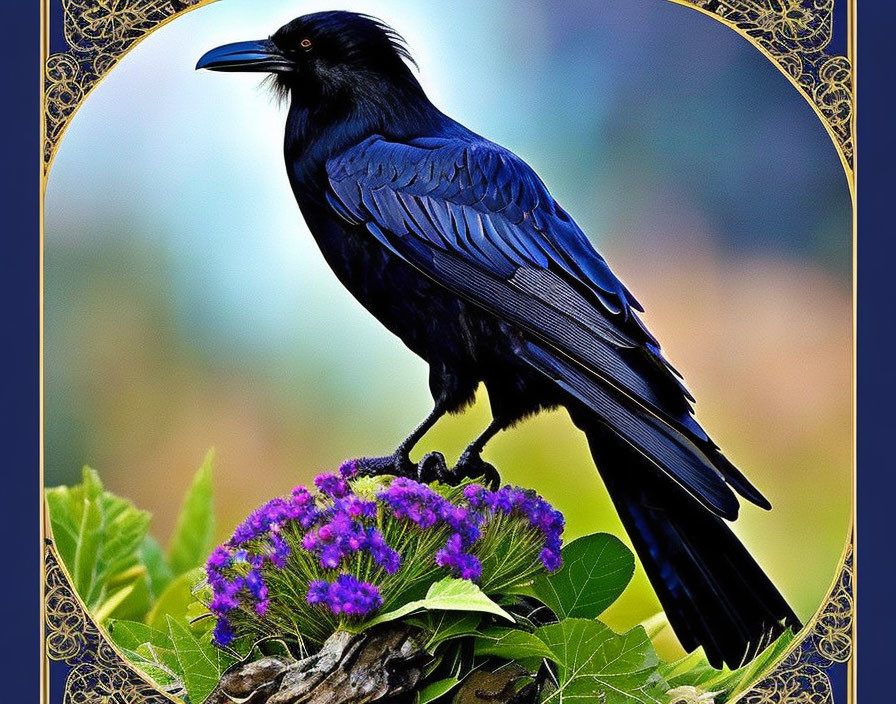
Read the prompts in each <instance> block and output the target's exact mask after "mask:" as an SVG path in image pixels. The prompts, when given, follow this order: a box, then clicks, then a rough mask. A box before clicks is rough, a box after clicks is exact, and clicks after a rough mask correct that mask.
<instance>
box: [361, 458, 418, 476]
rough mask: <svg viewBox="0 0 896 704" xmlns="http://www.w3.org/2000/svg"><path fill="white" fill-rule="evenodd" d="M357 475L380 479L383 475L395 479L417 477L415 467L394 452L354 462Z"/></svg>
mask: <svg viewBox="0 0 896 704" xmlns="http://www.w3.org/2000/svg"><path fill="white" fill-rule="evenodd" d="M356 467H357V468H358V474H360V475H362V476H367V477H381V476H383V475H384V474H393V475H395V476H396V477H409V478H412V479H415V478H416V477H417V465H415V464H414V463H413V462H411V460H410V458H409V457H408V456H407V455H406V454H404V453H402V452H396V453H395V454H392V455H386V456H385V457H361V458H360V459H358V460H356Z"/></svg>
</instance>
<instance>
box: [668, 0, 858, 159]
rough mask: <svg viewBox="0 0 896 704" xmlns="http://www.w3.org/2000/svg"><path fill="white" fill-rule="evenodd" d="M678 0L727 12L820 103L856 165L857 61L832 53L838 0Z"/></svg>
mask: <svg viewBox="0 0 896 704" xmlns="http://www.w3.org/2000/svg"><path fill="white" fill-rule="evenodd" d="M842 1H848V0H842ZM676 2H681V3H682V4H687V5H694V6H695V7H699V8H700V9H702V10H704V11H705V12H707V13H708V14H711V15H715V16H716V17H719V18H721V19H722V20H724V21H725V22H726V23H727V24H729V25H732V26H733V27H734V28H736V29H737V30H738V31H739V32H740V33H741V34H744V35H745V36H747V37H748V38H749V39H751V40H752V41H753V42H754V43H755V44H757V45H759V46H760V47H762V49H764V50H765V51H766V52H767V54H768V55H769V56H770V57H771V59H772V61H773V62H775V63H777V64H778V66H779V68H780V69H781V70H782V71H783V72H784V73H785V74H787V75H788V76H790V77H791V78H792V79H793V81H794V83H796V85H797V86H798V88H799V89H800V90H801V91H802V92H803V94H804V95H805V97H806V98H807V99H808V100H809V102H810V103H812V104H813V105H815V107H816V108H817V109H818V111H819V113H820V114H821V116H822V117H823V119H824V121H825V122H826V123H827V125H828V127H829V128H830V130H831V133H832V134H833V135H834V139H835V141H836V143H837V147H838V149H839V151H840V152H841V154H842V156H843V161H844V165H845V166H846V167H847V168H848V170H849V171H852V168H853V135H852V116H853V92H852V66H851V65H850V62H849V59H848V58H846V57H845V56H832V55H830V54H828V53H826V50H827V49H828V46H829V45H830V43H831V37H832V35H833V22H834V20H833V18H834V0H676Z"/></svg>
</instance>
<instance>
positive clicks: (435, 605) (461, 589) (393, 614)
mask: <svg viewBox="0 0 896 704" xmlns="http://www.w3.org/2000/svg"><path fill="white" fill-rule="evenodd" d="M423 609H426V610H430V611H437V610H442V611H478V612H481V613H486V614H495V615H496V616H500V617H501V618H506V619H507V620H508V621H510V622H513V616H511V615H510V614H509V613H507V612H506V611H505V610H504V609H502V608H501V607H500V606H498V605H497V604H496V603H495V602H493V601H492V600H491V599H489V598H488V597H487V596H486V595H485V593H484V592H483V591H482V590H481V589H480V588H479V587H477V586H476V585H475V584H473V582H470V581H468V580H466V579H456V578H454V577H446V578H445V579H442V580H440V581H438V582H435V583H434V584H433V585H431V586H430V587H429V590H428V591H427V592H426V596H425V597H424V598H423V599H418V600H417V601H411V602H408V603H407V604H405V605H404V606H400V607H399V608H397V609H395V610H393V611H388V612H386V613H384V614H380V615H379V616H377V617H376V618H374V619H371V620H370V621H367V622H366V623H365V624H363V626H362V627H363V628H369V627H370V626H375V625H376V624H378V623H384V622H386V621H394V620H396V619H399V618H402V617H403V616H408V615H409V614H412V613H414V612H415V611H420V610H423Z"/></svg>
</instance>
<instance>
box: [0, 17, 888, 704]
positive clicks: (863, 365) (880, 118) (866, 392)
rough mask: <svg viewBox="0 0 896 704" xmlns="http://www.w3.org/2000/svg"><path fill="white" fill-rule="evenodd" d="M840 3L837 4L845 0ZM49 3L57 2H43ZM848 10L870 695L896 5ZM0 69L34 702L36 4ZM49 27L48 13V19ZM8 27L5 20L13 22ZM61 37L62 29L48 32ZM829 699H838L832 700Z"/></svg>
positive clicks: (13, 607)
mask: <svg viewBox="0 0 896 704" xmlns="http://www.w3.org/2000/svg"><path fill="white" fill-rule="evenodd" d="M838 3H841V4H845V2H844V0H838ZM53 5H54V7H55V8H56V9H57V12H58V8H59V4H58V2H55V1H54V2H53ZM859 5H860V7H859V10H858V27H859V33H860V34H859V36H860V39H859V42H858V57H857V58H858V70H859V80H858V95H859V111H858V135H857V148H858V159H859V161H858V166H859V181H858V184H859V199H858V217H859V247H858V271H859V277H858V282H859V283H858V300H859V308H858V330H859V332H858V409H857V412H858V428H859V432H858V448H857V452H858V467H859V471H858V552H857V564H858V567H857V569H858V579H857V589H858V595H859V604H858V657H859V667H858V678H857V687H858V693H859V695H860V696H859V701H862V702H866V703H868V704H870V703H871V702H876V701H886V700H888V699H889V698H890V697H891V696H892V685H891V684H889V683H888V681H889V677H888V676H885V673H887V672H889V667H890V666H891V663H890V660H891V657H892V654H893V652H894V647H893V643H894V640H893V635H892V630H893V617H892V614H893V603H892V598H891V596H892V594H893V591H894V588H896V560H894V551H893V540H892V537H891V536H892V534H893V529H894V521H893V520H892V514H893V501H894V496H896V491H894V474H896V466H894V465H896V461H894V452H893V449H892V448H893V442H892V440H891V438H892V437H893V435H894V433H896V427H894V424H896V411H894V401H896V370H894V366H893V362H892V351H893V349H894V345H893V342H894V337H896V334H894V327H896V323H894V308H896V292H894V291H896V285H894V281H893V268H894V263H896V245H894V239H896V236H894V224H893V217H892V211H893V209H892V207H888V199H892V197H893V188H894V179H893V175H894V170H896V167H894V165H896V161H894V148H893V147H894V132H893V130H892V128H891V123H892V120H893V117H892V115H893V113H892V112H891V108H890V105H889V103H891V102H892V76H893V71H894V62H893V60H892V55H891V52H890V51H889V45H890V43H891V38H892V37H893V36H894V30H896V13H894V12H893V11H892V10H888V3H883V2H878V3H875V2H863V3H859ZM5 13H6V15H5V17H7V18H8V21H7V22H6V23H5V26H6V27H7V31H6V32H5V33H4V40H3V41H4V57H6V58H9V57H12V58H14V59H15V60H14V61H12V63H6V64H5V69H4V87H3V90H4V93H5V94H6V97H7V99H6V100H4V101H3V102H4V103H5V105H4V107H3V109H2V111H0V118H2V122H3V141H4V151H3V155H4V164H5V166H6V168H5V170H4V176H5V178H4V183H3V187H2V189H0V197H2V212H3V215H4V225H5V227H4V228H3V230H4V234H5V236H4V238H3V255H2V256H0V300H2V303H0V305H2V311H0V321H2V329H3V331H4V335H3V340H4V344H3V345H0V349H2V353H3V364H4V369H3V371H4V379H3V384H2V387H0V388H2V389H3V394H2V400H3V419H4V422H3V423H2V426H0V427H2V428H3V440H4V442H3V446H2V447H3V452H2V457H3V464H4V470H5V471H4V477H3V486H4V490H3V504H4V510H3V511H2V516H3V517H2V522H3V526H4V532H3V536H4V540H3V548H4V551H3V552H4V555H3V557H4V565H5V566H6V569H5V573H4V578H3V579H2V580H0V584H2V585H3V587H4V589H5V590H8V591H10V592H11V593H9V594H6V595H5V599H4V602H3V603H4V604H6V605H7V608H6V609H4V615H3V623H4V630H6V629H12V633H10V632H8V631H6V632H5V633H4V637H3V638H0V658H2V662H3V664H4V670H5V671H7V672H11V673H16V676H15V685H14V687H15V689H16V690H17V692H18V693H21V694H23V695H24V696H20V698H21V699H28V700H30V701H37V697H36V696H35V697H34V698H31V697H29V696H28V694H30V693H31V692H34V694H35V695H36V694H37V692H38V688H39V677H38V672H39V657H38V654H39V640H38V639H39V629H38V627H37V626H38V623H39V621H38V613H39V608H40V602H39V598H40V588H39V568H40V549H39V545H38V540H37V530H38V525H39V489H38V482H37V480H36V471H37V467H38V461H39V455H38V450H39V416H38V401H39V395H38V354H39V337H38V336H39V329H38V309H39V302H40V294H39V284H38V274H39V268H38V267H39V238H38V208H39V192H38V184H39V156H38V155H39V149H40V145H39V115H40V113H39V61H38V57H39V48H40V33H39V28H40V3H39V2H23V3H10V4H9V6H8V7H7V8H5ZM56 26H57V28H58V27H59V23H58V22H57V23H56ZM12 28H14V31H10V30H12ZM54 39H55V41H54V44H55V45H57V46H58V45H59V44H60V43H61V32H59V31H57V32H56V36H54ZM838 700H839V699H838Z"/></svg>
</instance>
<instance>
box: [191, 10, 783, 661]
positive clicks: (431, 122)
mask: <svg viewBox="0 0 896 704" xmlns="http://www.w3.org/2000/svg"><path fill="white" fill-rule="evenodd" d="M410 61H411V57H410V54H409V53H408V50H407V48H406V46H405V44H404V43H403V42H402V40H401V39H400V37H399V36H398V35H397V34H396V33H395V32H394V31H393V30H392V29H391V28H389V27H387V26H386V25H384V24H383V23H381V22H380V21H378V20H376V19H374V18H372V17H368V16H365V15H358V14H354V13H349V12H320V13H316V14H312V15H306V16H303V17H299V18H297V19H295V20H293V21H292V22H290V23H289V24H287V25H285V26H283V27H281V28H280V29H279V30H277V31H276V32H275V33H274V34H273V35H272V36H271V37H270V38H269V39H265V40H261V41H252V42H241V43H236V44H228V45H226V46H222V47H219V48H217V49H213V50H212V51H210V52H208V53H207V54H205V55H204V56H203V57H202V58H201V59H200V60H199V63H198V65H197V68H207V69H213V70H216V71H257V72H266V73H270V74H272V76H271V80H272V82H273V87H274V88H275V90H277V91H278V92H279V93H280V94H281V95H282V96H283V97H284V98H288V100H289V114H288V117H287V120H286V137H285V144H284V154H285V157H286V170H287V173H288V176H289V182H290V184H291V185H292V189H293V192H294V193H295V197H296V200H297V201H298V204H299V208H300V209H301V212H302V215H303V216H304V218H305V221H306V223H307V224H308V227H309V229H310V230H311V233H312V234H313V236H314V238H315V240H316V241H317V244H318V246H319V247H320V249H321V252H322V253H323V255H324V258H325V259H326V260H327V262H328V264H329V265H330V267H331V268H332V269H333V271H334V273H335V274H336V276H337V277H338V278H339V280H340V281H341V282H342V283H343V285H344V286H345V287H346V288H347V289H348V290H349V291H350V292H351V293H352V294H353V295H354V296H355V298H357V299H358V300H359V301H360V302H361V304H362V305H364V307H366V308H367V310H369V311H370V312H371V313H372V314H373V315H375V316H376V317H377V318H378V319H379V320H380V322H382V323H383V325H385V326H386V327H387V328H388V329H389V330H391V331H392V332H393V333H394V334H396V335H397V336H398V337H400V338H401V340H402V341H403V342H404V343H405V344H406V345H407V346H408V347H409V348H410V349H411V350H413V351H414V352H415V353H417V354H418V355H420V356H421V357H422V358H423V359H425V360H426V361H427V362H428V363H429V367H430V376H429V385H430V389H431V391H432V395H433V398H434V400H435V406H434V409H433V411H432V413H431V414H430V415H429V416H428V417H427V418H426V419H425V420H424V421H423V423H422V424H421V425H420V426H419V427H418V428H417V429H416V430H414V432H413V433H411V435H410V436H409V437H408V438H407V440H405V441H404V442H403V443H402V444H401V445H400V446H399V448H398V449H397V450H396V452H395V455H394V456H392V457H390V458H388V461H387V462H385V463H383V465H382V466H383V467H388V468H392V469H397V471H406V472H410V471H411V470H412V468H413V465H412V463H411V462H410V460H409V459H408V453H409V452H410V450H411V449H412V448H413V447H414V445H415V444H416V442H417V441H418V440H419V439H420V438H421V437H422V435H423V434H424V433H425V432H426V431H427V430H428V429H429V428H430V427H431V426H432V425H433V424H434V423H435V422H436V420H437V419H438V418H440V417H441V416H442V415H443V414H445V413H450V412H456V411H459V410H461V409H463V408H464V407H466V406H467V405H468V404H469V403H471V401H472V400H473V397H474V392H475V390H476V388H477V386H478V385H479V383H480V382H482V383H484V384H485V386H486V388H487V390H488V396H489V401H490V404H491V409H492V416H493V421H492V423H491V424H490V425H489V426H488V428H486V429H485V431H484V432H483V433H482V434H481V435H480V436H479V437H478V438H476V439H475V440H474V441H473V442H472V444H471V445H470V446H469V447H468V448H467V450H466V451H465V452H464V453H463V455H461V458H460V460H459V462H458V466H457V467H455V472H457V473H459V474H464V475H476V474H477V473H481V472H482V471H483V470H484V468H485V467H486V464H485V463H484V462H483V461H482V460H481V459H480V452H481V451H482V449H483V447H484V445H485V443H486V442H487V441H488V439H489V438H491V437H492V436H493V435H494V434H495V433H496V432H498V431H500V430H501V429H503V428H507V427H508V426H510V425H513V424H514V423H516V422H517V421H519V420H520V419H522V418H524V417H526V416H529V415H531V414H533V413H536V412H538V411H539V410H542V409H547V408H554V407H558V406H563V407H565V408H566V409H567V410H568V411H569V414H570V416H571V418H572V420H573V422H574V423H575V424H576V425H577V426H578V427H579V428H581V429H582V430H583V431H584V432H585V434H586V435H587V437H588V442H589V444H590V447H591V451H592V454H593V456H594V461H595V463H596V465H597V468H598V470H599V471H600V474H601V477H602V478H603V480H604V482H605V484H606V486H607V489H608V491H609V492H610V495H611V497H612V499H613V503H614V504H615V506H616V509H617V511H618V512H619V515H620V517H621V519H622V523H623V525H624V526H625V528H626V530H627V531H628V534H629V536H630V537H631V539H632V542H633V543H634V546H635V549H636V550H637V553H638V556H639V557H640V560H641V562H642V563H643V565H644V568H645V570H646V572H647V575H648V577H649V578H650V581H651V583H652V585H653V587H654V588H655V590H656V592H657V594H658V595H659V599H660V602H661V603H662V605H663V608H664V609H665V612H666V614H667V616H668V618H669V621H670V623H671V624H672V626H673V628H674V629H675V632H676V634H677V635H678V638H679V640H680V641H681V643H682V645H683V646H684V647H685V648H686V649H687V650H693V649H694V648H696V647H698V646H703V647H704V649H705V651H706V655H707V657H708V659H709V662H710V663H712V664H713V665H714V666H716V667H719V666H721V664H722V663H723V662H724V663H725V664H727V665H729V666H730V667H737V666H740V665H742V664H743V663H745V662H747V661H748V660H750V659H752V658H753V657H754V656H755V655H756V654H757V653H758V652H759V650H761V649H762V648H763V647H764V646H765V645H767V644H768V643H770V642H771V640H772V639H774V638H775V637H777V636H778V635H780V634H781V633H782V632H783V631H784V630H785V629H786V628H788V627H790V628H793V629H797V628H798V627H799V626H800V623H799V619H798V618H797V616H796V615H795V614H794V612H793V611H792V609H791V608H790V607H789V606H788V604H787V602H786V601H785V600H784V598H783V597H782V596H781V594H780V593H779V592H778V590H777V589H776V588H775V586H774V585H773V584H772V582H771V581H770V580H769V578H768V577H767V576H766V575H765V573H764V572H763V570H762V568H761V567H759V565H758V564H757V563H756V561H755V560H754V559H753V558H752V557H751V556H750V554H749V553H748V552H747V550H746V548H745V547H744V546H743V545H742V544H741V542H740V541H739V540H738V539H737V537H736V536H735V535H734V533H732V531H731V530H730V528H729V527H728V525H727V524H726V520H729V521H730V520H734V519H735V518H736V517H737V513H738V508H739V501H738V498H737V496H736V494H740V495H741V496H742V497H744V498H745V499H747V500H748V501H751V502H753V503H754V504H756V505H758V506H762V507H763V508H766V509H768V508H770V507H771V506H770V504H769V503H768V501H767V500H766V499H765V498H764V497H763V496H762V494H760V493H759V491H758V490H757V489H756V488H755V487H754V486H753V485H752V484H751V483H750V482H749V481H748V480H747V478H746V477H745V476H744V475H743V474H742V473H741V472H740V471H739V470H738V469H737V468H736V467H735V466H734V465H733V464H732V463H731V462H729V461H728V460H727V459H726V458H725V457H724V456H723V455H722V453H721V452H720V451H719V448H718V447H717V446H716V445H715V444H714V443H713V442H712V440H710V438H709V436H708V435H707V434H706V432H705V431H704V430H703V428H702V427H701V426H700V425H699V424H698V423H697V421H696V420H695V418H694V416H693V412H692V408H691V402H692V401H693V399H692V397H691V396H690V394H689V393H688V391H687V390H686V389H685V387H684V385H683V383H682V381H681V379H680V376H679V375H678V374H677V372H676V371H675V370H674V369H673V368H672V367H671V366H670V365H669V363H668V362H667V361H666V359H665V358H664V357H663V355H662V353H661V352H660V346H659V344H658V343H657V341H656V339H655V338H654V337H653V335H651V334H650V332H649V331H648V330H647V329H646V327H645V326H644V324H643V323H642V321H641V320H640V319H639V317H638V314H637V312H638V311H642V310H643V309H642V308H641V306H640V304H639V303H638V301H637V300H636V299H635V297H634V296H633V295H632V294H631V293H630V292H629V290H628V289H627V288H626V287H625V286H624V285H623V284H622V282H621V281H620V280H619V279H618V278H617V277H616V276H615V275H614V274H613V272H612V271H611V270H610V268H609V266H608V265H607V263H606V261H604V258H603V257H602V256H601V255H600V254H598V253H597V252H596V251H595V250H594V248H593V247H592V245H591V243H590V242H589V240H588V238H587V237H586V236H585V235H584V234H583V233H582V231H581V230H580V229H579V227H578V226H577V225H576V223H575V222H574V221H573V219H572V218H571V217H570V216H569V214H568V213H567V212H566V211H565V210H563V208H561V207H560V205H559V204H558V203H557V202H556V201H555V200H554V199H553V198H552V197H551V194H550V193H549V191H548V189H547V187H546V186H545V185H544V183H543V182H542V181H541V179H540V178H539V177H538V176H537V175H536V173H535V172H534V171H533V170H532V168H531V167H530V166H528V165H527V164H526V163H525V162H524V161H523V160H522V159H520V158H519V157H518V156H516V155H515V154H513V153H512V152H511V151H509V150H507V149H505V148H504V147H502V146H500V145H498V144H495V143H494V142H490V141H489V140H487V139H485V138H484V137H481V136H479V135H478V134H476V133H474V132H472V131H471V130H469V129H467V128H466V127H464V126H463V125H461V124H459V123H458V122H456V121H455V120H453V119H451V118H449V117H447V116H446V115H444V114H443V113H442V112H440V111H439V110H438V108H436V107H435V106H434V105H433V104H432V103H431V102H430V101H429V99H428V98H427V97H426V94H425V93H424V91H423V89H422V88H421V86H420V83H419V82H418V81H417V79H416V77H415V75H414V73H413V72H412V71H411V69H410V68H409V66H408V62H410ZM374 464H375V463H374Z"/></svg>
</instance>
